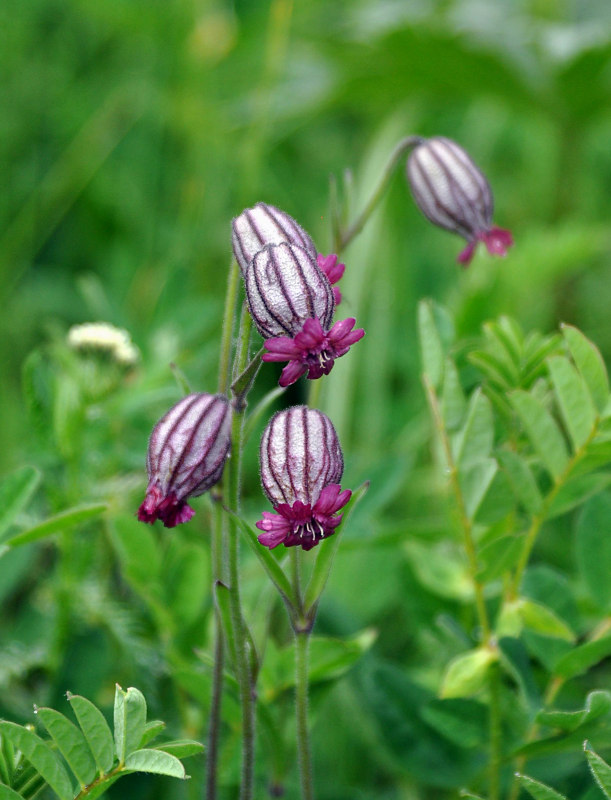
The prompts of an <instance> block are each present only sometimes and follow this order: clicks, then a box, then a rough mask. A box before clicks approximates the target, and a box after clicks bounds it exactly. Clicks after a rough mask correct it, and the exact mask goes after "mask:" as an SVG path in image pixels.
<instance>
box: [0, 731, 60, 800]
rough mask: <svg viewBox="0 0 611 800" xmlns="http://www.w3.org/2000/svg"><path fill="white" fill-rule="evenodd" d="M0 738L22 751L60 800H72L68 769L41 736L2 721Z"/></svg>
mask: <svg viewBox="0 0 611 800" xmlns="http://www.w3.org/2000/svg"><path fill="white" fill-rule="evenodd" d="M0 736H6V738H7V739H8V740H9V741H10V742H11V743H12V744H13V746H14V747H15V748H16V749H18V750H21V752H22V753H23V755H24V756H25V757H26V758H27V759H28V761H29V762H30V763H31V764H32V766H33V767H34V768H35V769H36V770H37V771H38V772H39V773H40V774H41V775H42V777H43V778H44V780H45V781H46V782H47V783H48V784H49V786H50V787H51V789H53V791H54V792H55V794H57V795H58V796H59V798H60V800H72V797H73V789H72V781H71V780H70V778H69V776H68V773H67V772H66V769H65V768H64V766H63V765H62V763H61V762H60V760H59V758H58V757H57V756H56V755H55V753H54V752H53V751H52V750H51V748H50V747H49V746H48V745H47V744H46V743H45V742H43V740H42V739H41V738H40V737H39V736H37V735H36V734H35V733H33V732H32V731H30V730H28V729H27V728H23V727H22V726H21V725H17V724H15V723H14V722H6V721H0Z"/></svg>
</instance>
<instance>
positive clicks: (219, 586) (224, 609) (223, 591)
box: [214, 581, 236, 665]
mask: <svg viewBox="0 0 611 800" xmlns="http://www.w3.org/2000/svg"><path fill="white" fill-rule="evenodd" d="M229 592H230V589H229V587H228V586H225V584H224V583H222V582H221V581H217V582H216V583H215V584H214V599H215V600H216V607H217V609H218V613H219V615H220V618H221V624H222V626H223V630H224V631H225V639H226V640H227V642H228V644H229V656H230V658H231V661H232V663H233V664H234V665H235V664H236V649H235V635H234V633H233V622H232V618H231V598H230V596H229Z"/></svg>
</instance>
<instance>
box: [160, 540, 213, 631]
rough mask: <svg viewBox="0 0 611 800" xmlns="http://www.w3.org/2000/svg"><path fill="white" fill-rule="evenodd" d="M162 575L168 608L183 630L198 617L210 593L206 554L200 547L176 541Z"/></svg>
mask: <svg viewBox="0 0 611 800" xmlns="http://www.w3.org/2000/svg"><path fill="white" fill-rule="evenodd" d="M163 575H164V584H165V587H166V596H167V603H168V607H169V608H170V610H171V612H172V614H173V616H174V618H175V619H176V620H177V622H178V623H179V625H180V627H181V628H186V627H188V626H189V625H191V624H192V623H194V622H195V620H196V619H197V618H198V617H199V615H200V613H201V611H202V608H203V605H204V602H205V600H206V598H207V597H208V595H209V592H210V558H209V555H208V553H207V552H206V550H204V548H203V547H202V546H201V545H199V544H195V543H191V544H184V543H183V542H181V541H180V540H179V539H175V544H174V546H173V547H171V548H169V552H168V554H167V555H166V564H165V570H164V573H163Z"/></svg>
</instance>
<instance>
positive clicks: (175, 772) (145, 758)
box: [125, 749, 187, 780]
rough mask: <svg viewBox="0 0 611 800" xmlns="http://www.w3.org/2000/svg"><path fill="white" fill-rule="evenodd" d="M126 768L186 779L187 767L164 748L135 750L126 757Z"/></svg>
mask: <svg viewBox="0 0 611 800" xmlns="http://www.w3.org/2000/svg"><path fill="white" fill-rule="evenodd" d="M125 769H130V770H134V772H152V773H154V774H155V775H169V776H170V777H171V778H181V779H182V780H185V779H186V778H187V775H186V774H185V768H184V767H183V765H182V764H181V763H180V761H179V760H178V759H177V758H176V757H175V756H173V755H170V753H164V752H163V751H162V750H147V749H144V750H135V751H134V752H133V753H130V754H129V755H128V756H127V758H126V759H125Z"/></svg>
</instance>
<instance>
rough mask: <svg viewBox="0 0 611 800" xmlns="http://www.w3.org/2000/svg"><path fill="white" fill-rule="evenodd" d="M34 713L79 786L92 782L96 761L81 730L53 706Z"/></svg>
mask: <svg viewBox="0 0 611 800" xmlns="http://www.w3.org/2000/svg"><path fill="white" fill-rule="evenodd" d="M36 714H37V716H38V718H39V719H40V720H41V721H42V724H43V725H44V726H45V728H46V729H47V731H48V732H49V735H50V737H51V738H52V739H53V741H54V742H55V744H56V745H57V749H58V750H59V752H60V753H61V754H62V756H63V757H64V758H65V759H66V763H67V764H68V766H69V767H70V769H71V770H72V772H74V774H75V776H76V779H77V781H78V782H79V783H80V784H81V786H88V785H89V784H90V783H92V782H93V780H94V779H95V776H96V763H95V761H94V758H93V755H92V754H91V750H90V749H89V745H88V744H87V740H86V739H85V737H84V736H83V734H82V733H81V731H80V730H79V729H78V728H77V727H76V725H74V724H73V723H72V722H70V720H69V719H67V718H66V717H64V715H63V714H60V713H59V711H55V709H53V708H39V709H37V711H36Z"/></svg>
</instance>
